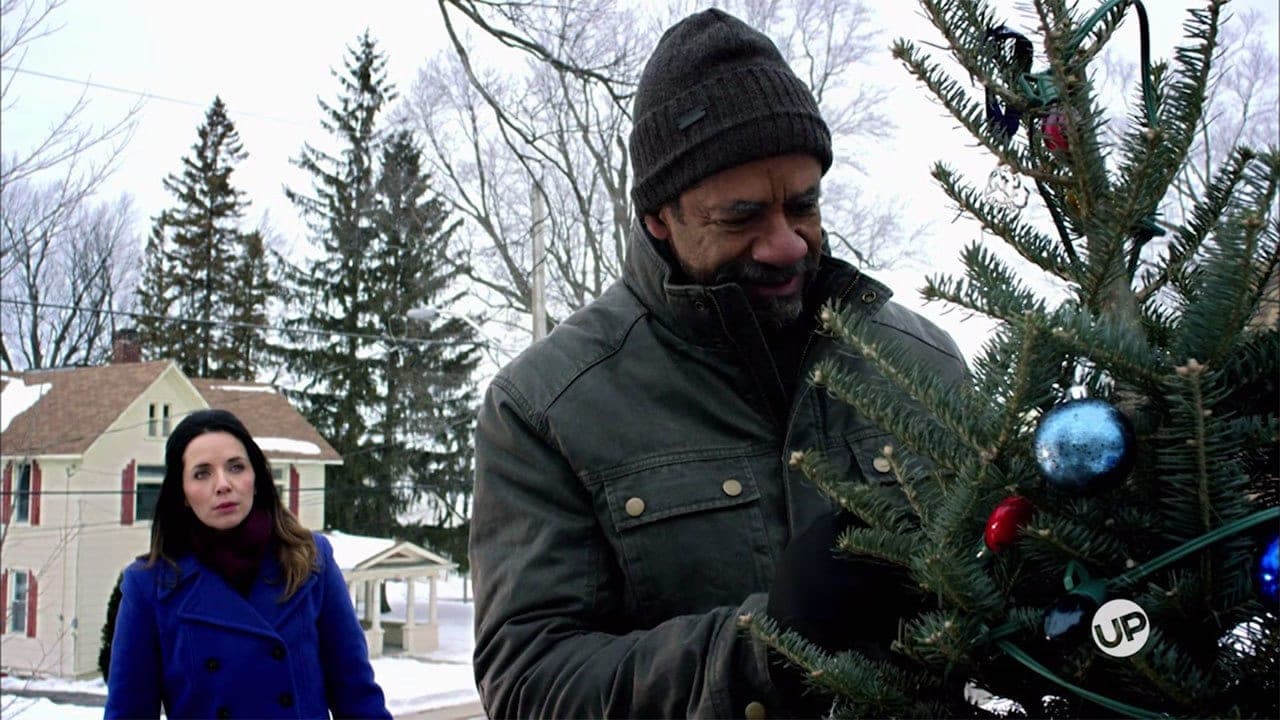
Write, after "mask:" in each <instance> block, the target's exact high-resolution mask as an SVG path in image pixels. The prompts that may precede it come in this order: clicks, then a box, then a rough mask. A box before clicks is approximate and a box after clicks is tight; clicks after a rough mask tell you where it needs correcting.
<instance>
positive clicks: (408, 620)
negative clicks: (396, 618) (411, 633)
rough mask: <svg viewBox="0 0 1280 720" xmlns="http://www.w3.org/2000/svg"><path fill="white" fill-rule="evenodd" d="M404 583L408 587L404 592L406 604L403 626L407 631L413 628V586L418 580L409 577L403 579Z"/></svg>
mask: <svg viewBox="0 0 1280 720" xmlns="http://www.w3.org/2000/svg"><path fill="white" fill-rule="evenodd" d="M405 582H406V583H408V585H409V589H408V590H407V591H405V596H406V604H405V606H404V626H405V628H406V629H407V628H412V627H413V605H414V598H413V586H414V585H417V584H418V579H417V578H416V577H413V576H410V577H408V578H406V579H405Z"/></svg>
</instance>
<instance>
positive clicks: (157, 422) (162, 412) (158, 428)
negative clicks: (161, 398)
mask: <svg viewBox="0 0 1280 720" xmlns="http://www.w3.org/2000/svg"><path fill="white" fill-rule="evenodd" d="M171 407H172V406H170V405H169V403H151V404H150V405H148V406H147V435H150V436H151V437H168V436H169V430H170V429H171V426H170V421H169V417H170V415H171V412H170V408H171Z"/></svg>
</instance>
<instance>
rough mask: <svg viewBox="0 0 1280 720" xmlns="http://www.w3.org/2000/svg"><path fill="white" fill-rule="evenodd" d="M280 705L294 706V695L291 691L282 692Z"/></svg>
mask: <svg viewBox="0 0 1280 720" xmlns="http://www.w3.org/2000/svg"><path fill="white" fill-rule="evenodd" d="M280 707H286V708H287V707H293V696H292V695H290V694H289V693H280Z"/></svg>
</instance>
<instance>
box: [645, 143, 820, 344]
mask: <svg viewBox="0 0 1280 720" xmlns="http://www.w3.org/2000/svg"><path fill="white" fill-rule="evenodd" d="M821 180H822V166H821V164H820V163H819V162H818V160H817V158H815V157H813V156H811V155H805V154H793V155H778V156H775V157H769V158H764V159H762V160H755V161H752V162H749V163H746V164H743V165H739V166H737V167H733V168H729V169H728V170H724V171H722V172H719V173H716V174H715V175H712V176H710V177H708V178H706V179H704V180H703V181H702V182H701V183H699V184H698V185H696V186H694V187H693V188H690V189H689V190H686V191H685V192H684V193H682V194H681V195H680V198H679V202H678V203H673V204H669V205H667V206H665V207H663V208H662V209H661V210H659V211H658V214H657V215H646V216H645V217H644V222H645V227H646V228H647V229H648V230H649V234H651V235H653V236H654V237H655V238H657V239H659V240H664V241H666V242H667V243H668V244H669V245H670V247H671V251H672V254H674V255H675V257H676V260H677V261H678V262H679V263H680V267H681V268H683V270H684V272H685V274H687V275H688V276H689V278H690V279H691V280H693V281H694V282H696V283H699V284H702V285H719V284H722V283H737V284H738V285H740V286H741V287H742V289H743V290H744V291H746V293H747V297H748V299H749V300H750V301H751V306H752V308H753V309H754V310H755V313H756V317H757V319H759V320H760V322H761V323H762V324H763V325H765V326H766V327H769V328H774V329H776V328H780V327H783V326H785V325H787V324H789V323H791V322H794V321H795V319H796V318H797V317H799V316H800V311H801V309H802V307H803V301H804V293H805V290H806V289H807V286H808V285H809V284H810V283H811V282H812V281H813V276H814V274H815V273H816V272H817V267H818V257H819V256H820V254H821V252H822V217H821V214H820V213H819V210H818V199H819V194H820V188H819V184H820V182H821Z"/></svg>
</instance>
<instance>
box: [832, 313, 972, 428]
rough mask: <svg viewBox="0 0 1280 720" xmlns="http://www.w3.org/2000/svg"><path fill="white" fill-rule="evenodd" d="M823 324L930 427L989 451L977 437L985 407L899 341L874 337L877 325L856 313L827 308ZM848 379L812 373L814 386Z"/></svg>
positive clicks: (842, 374) (836, 374) (843, 374)
mask: <svg viewBox="0 0 1280 720" xmlns="http://www.w3.org/2000/svg"><path fill="white" fill-rule="evenodd" d="M821 320H822V323H823V327H824V329H825V330H826V331H828V332H830V333H831V334H832V335H834V336H835V337H836V338H837V339H838V340H839V341H840V342H841V343H843V344H844V345H846V346H848V347H850V348H853V350H854V351H855V352H856V353H857V354H858V355H859V356H861V357H862V358H863V359H864V360H866V361H867V362H870V363H871V364H872V365H873V366H874V368H875V369H876V371H878V373H879V375H880V376H881V377H882V378H884V379H885V380H888V381H889V382H890V383H892V385H893V386H894V387H896V388H898V389H899V390H901V391H902V392H904V393H905V394H906V395H907V396H908V397H910V398H911V399H912V400H914V401H915V402H917V403H919V405H921V406H923V410H924V411H925V412H926V413H927V414H928V417H929V418H930V420H931V421H932V422H933V423H936V424H937V425H939V426H940V427H942V428H943V429H945V430H947V431H948V432H949V433H951V434H952V435H954V436H955V437H957V438H959V439H960V440H961V441H962V442H964V443H965V444H966V445H968V446H969V448H971V449H973V450H975V451H980V450H983V449H985V448H986V447H987V446H988V442H987V439H986V438H984V437H982V436H981V434H980V433H981V430H982V428H983V427H984V424H983V423H982V422H979V420H980V418H981V415H980V414H979V413H980V410H979V408H982V407H983V405H984V403H983V402H979V401H978V399H976V398H974V397H972V395H971V394H970V392H969V389H968V388H967V387H965V386H963V385H960V384H959V383H955V382H951V381H949V380H946V379H943V378H942V377H940V376H939V375H937V374H936V373H933V372H927V371H925V370H924V369H923V368H922V367H921V366H920V365H921V364H920V362H919V361H918V360H917V359H916V358H915V357H914V356H913V355H911V354H909V353H908V352H907V350H906V348H905V347H904V346H903V345H902V344H901V343H900V342H897V341H895V340H881V339H878V338H876V337H875V336H876V335H877V334H879V333H878V330H879V327H880V326H879V325H877V324H876V323H875V321H874V320H869V319H867V318H866V316H865V315H864V314H863V313H862V312H860V311H859V310H858V309H856V308H851V307H849V306H843V307H840V308H832V307H831V306H826V307H824V308H823V310H822V312H821ZM824 367H825V368H832V367H833V365H831V364H824V365H821V366H820V369H821V368H824ZM850 379H851V377H850V374H849V373H847V372H832V373H830V375H829V377H828V375H827V374H826V373H823V372H815V374H814V378H813V383H814V385H817V386H824V385H828V386H836V385H847V384H848V382H849V380H850ZM836 389H837V390H838V391H840V392H841V395H842V399H843V397H848V396H850V395H851V393H849V392H848V391H847V389H846V388H836Z"/></svg>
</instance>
